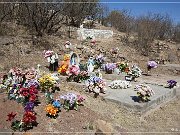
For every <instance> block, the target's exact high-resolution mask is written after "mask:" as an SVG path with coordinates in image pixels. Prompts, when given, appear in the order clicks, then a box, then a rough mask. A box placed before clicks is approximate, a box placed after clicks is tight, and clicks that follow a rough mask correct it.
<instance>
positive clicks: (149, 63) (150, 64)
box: [147, 61, 157, 73]
mask: <svg viewBox="0 0 180 135" xmlns="http://www.w3.org/2000/svg"><path fill="white" fill-rule="evenodd" d="M153 68H157V63H156V62H155V61H148V64H147V70H148V73H149V72H150V71H151V69H153Z"/></svg>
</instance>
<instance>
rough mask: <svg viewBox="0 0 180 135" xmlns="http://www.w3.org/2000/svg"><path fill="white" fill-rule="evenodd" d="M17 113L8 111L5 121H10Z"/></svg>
mask: <svg viewBox="0 0 180 135" xmlns="http://www.w3.org/2000/svg"><path fill="white" fill-rule="evenodd" d="M16 114H17V113H15V114H13V112H11V113H9V114H8V115H7V116H8V119H7V120H6V121H11V120H13V119H14V118H15V116H16Z"/></svg>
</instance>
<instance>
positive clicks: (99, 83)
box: [86, 76, 105, 97]
mask: <svg viewBox="0 0 180 135" xmlns="http://www.w3.org/2000/svg"><path fill="white" fill-rule="evenodd" d="M86 86H87V87H88V90H89V92H94V93H95V97H96V96H97V95H99V93H105V82H104V81H103V80H102V79H101V78H100V77H97V76H91V77H90V78H89V79H88V80H87V81H86Z"/></svg>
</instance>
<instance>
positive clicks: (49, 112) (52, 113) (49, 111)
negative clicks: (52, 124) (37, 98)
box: [45, 104, 59, 117]
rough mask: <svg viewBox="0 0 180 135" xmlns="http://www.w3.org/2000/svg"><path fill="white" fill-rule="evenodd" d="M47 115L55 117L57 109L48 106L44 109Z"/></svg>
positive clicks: (50, 105)
mask: <svg viewBox="0 0 180 135" xmlns="http://www.w3.org/2000/svg"><path fill="white" fill-rule="evenodd" d="M45 110H46V112H47V115H49V116H50V117H51V116H54V117H57V115H58V111H59V110H58V108H56V107H54V106H53V105H52V104H48V105H47V106H46V108H45Z"/></svg>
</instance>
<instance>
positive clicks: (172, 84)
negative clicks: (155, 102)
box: [165, 80, 177, 89]
mask: <svg viewBox="0 0 180 135" xmlns="http://www.w3.org/2000/svg"><path fill="white" fill-rule="evenodd" d="M176 86H177V82H176V81H175V80H168V81H167V84H166V86H165V87H167V88H170V89H171V88H174V87H176Z"/></svg>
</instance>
